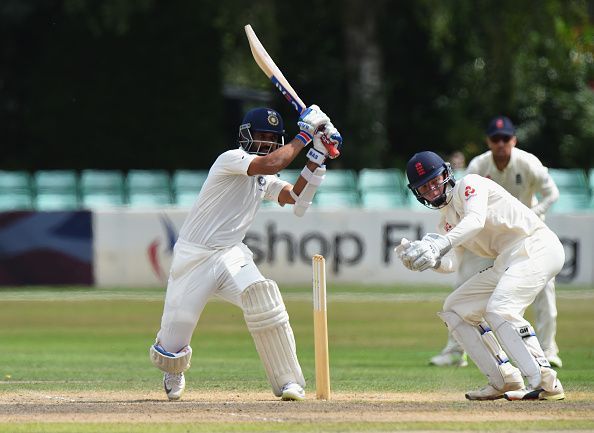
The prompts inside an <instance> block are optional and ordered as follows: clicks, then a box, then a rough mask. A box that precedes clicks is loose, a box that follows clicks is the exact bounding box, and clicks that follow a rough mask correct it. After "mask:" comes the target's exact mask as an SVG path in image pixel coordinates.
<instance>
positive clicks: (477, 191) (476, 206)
mask: <svg viewBox="0 0 594 433" xmlns="http://www.w3.org/2000/svg"><path fill="white" fill-rule="evenodd" d="M440 212H441V219H440V222H439V227H438V228H439V230H440V231H441V232H442V233H445V234H446V236H447V237H448V238H449V240H450V242H451V243H452V246H453V247H458V246H463V247H464V248H466V249H468V250H470V251H471V252H473V253H474V254H477V255H479V256H481V257H491V258H496V257H497V256H499V255H500V254H502V253H503V252H506V251H508V250H509V249H510V248H513V247H514V246H515V245H516V244H517V243H518V242H519V241H521V240H522V239H524V238H525V237H527V236H530V235H532V233H534V232H535V231H536V230H537V229H540V228H542V227H546V226H545V225H544V223H543V222H542V221H541V219H540V218H539V217H538V216H537V215H536V214H535V213H534V212H532V211H531V210H530V209H528V208H527V207H526V206H524V205H523V204H522V203H520V202H519V201H518V200H517V199H516V198H515V197H513V196H512V195H511V194H510V193H508V192H507V191H506V190H505V189H503V187H501V186H500V185H498V184H496V183H495V182H493V181H492V180H490V179H487V178H485V177H482V176H479V175H476V174H468V175H466V176H464V177H463V178H462V179H461V180H459V181H457V182H456V185H455V186H454V188H453V189H452V199H451V201H450V202H449V204H448V205H447V206H445V207H443V208H441V209H440ZM444 265H445V263H444V262H443V261H442V267H444Z"/></svg>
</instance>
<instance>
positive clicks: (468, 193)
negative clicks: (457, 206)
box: [464, 185, 476, 200]
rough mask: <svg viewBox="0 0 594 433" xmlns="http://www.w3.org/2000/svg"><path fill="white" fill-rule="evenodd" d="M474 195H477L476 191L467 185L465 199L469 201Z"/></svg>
mask: <svg viewBox="0 0 594 433" xmlns="http://www.w3.org/2000/svg"><path fill="white" fill-rule="evenodd" d="M473 195H476V189H474V188H473V187H471V186H470V185H467V186H466V188H464V197H466V200H468V199H469V198H470V197H472V196H473Z"/></svg>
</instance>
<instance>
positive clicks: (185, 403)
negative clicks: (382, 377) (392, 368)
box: [0, 391, 594, 423]
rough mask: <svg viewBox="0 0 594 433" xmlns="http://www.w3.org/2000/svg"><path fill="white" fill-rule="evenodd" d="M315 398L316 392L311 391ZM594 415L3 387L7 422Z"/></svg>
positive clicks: (589, 403)
mask: <svg viewBox="0 0 594 433" xmlns="http://www.w3.org/2000/svg"><path fill="white" fill-rule="evenodd" d="M310 398H314V397H313V396H312V395H310ZM538 420H574V421H576V420H588V421H594V395H592V394H591V393H571V394H569V395H568V398H567V399H566V400H564V401H560V402H508V401H505V400H498V401H491V402H469V401H466V400H465V399H464V395H463V394H462V393H459V392H456V393H414V394H410V393H335V394H333V396H332V400H330V401H317V400H308V401H305V402H282V401H278V400H276V399H275V398H274V397H273V396H272V395H271V394H270V393H265V392H262V393H236V392H228V391H227V392H221V391H214V392H204V391H188V392H186V393H185V394H184V397H183V399H182V400H181V401H178V402H169V401H166V400H165V398H164V394H163V393H162V392H153V393H148V394H141V393H139V392H136V393H135V392H84V393H83V392H74V393H72V392H68V393H66V392H63V393H60V392H43V391H22V392H10V393H3V394H1V395H0V422H11V423H23V422H116V423H117V422H148V421H150V422H167V423H181V422H184V423H187V422H233V421H243V422H250V421H254V422H258V421H259V422H262V421H265V422H314V421H315V422H412V421H434V422H448V421H451V422H455V421H476V422H481V421H538Z"/></svg>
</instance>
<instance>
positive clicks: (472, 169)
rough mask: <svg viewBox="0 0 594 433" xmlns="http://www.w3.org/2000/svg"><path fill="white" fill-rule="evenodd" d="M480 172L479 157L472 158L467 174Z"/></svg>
mask: <svg viewBox="0 0 594 433" xmlns="http://www.w3.org/2000/svg"><path fill="white" fill-rule="evenodd" d="M471 173H472V174H479V173H480V172H479V157H478V156H477V157H475V158H472V160H471V161H470V163H469V164H468V167H466V174H471Z"/></svg>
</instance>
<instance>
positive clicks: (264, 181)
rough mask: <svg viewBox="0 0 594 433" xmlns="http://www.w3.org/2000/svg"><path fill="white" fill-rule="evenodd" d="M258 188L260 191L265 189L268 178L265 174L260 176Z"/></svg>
mask: <svg viewBox="0 0 594 433" xmlns="http://www.w3.org/2000/svg"><path fill="white" fill-rule="evenodd" d="M257 180H258V189H259V190H260V191H264V186H265V185H266V178H265V177H264V176H258V177H257Z"/></svg>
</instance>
